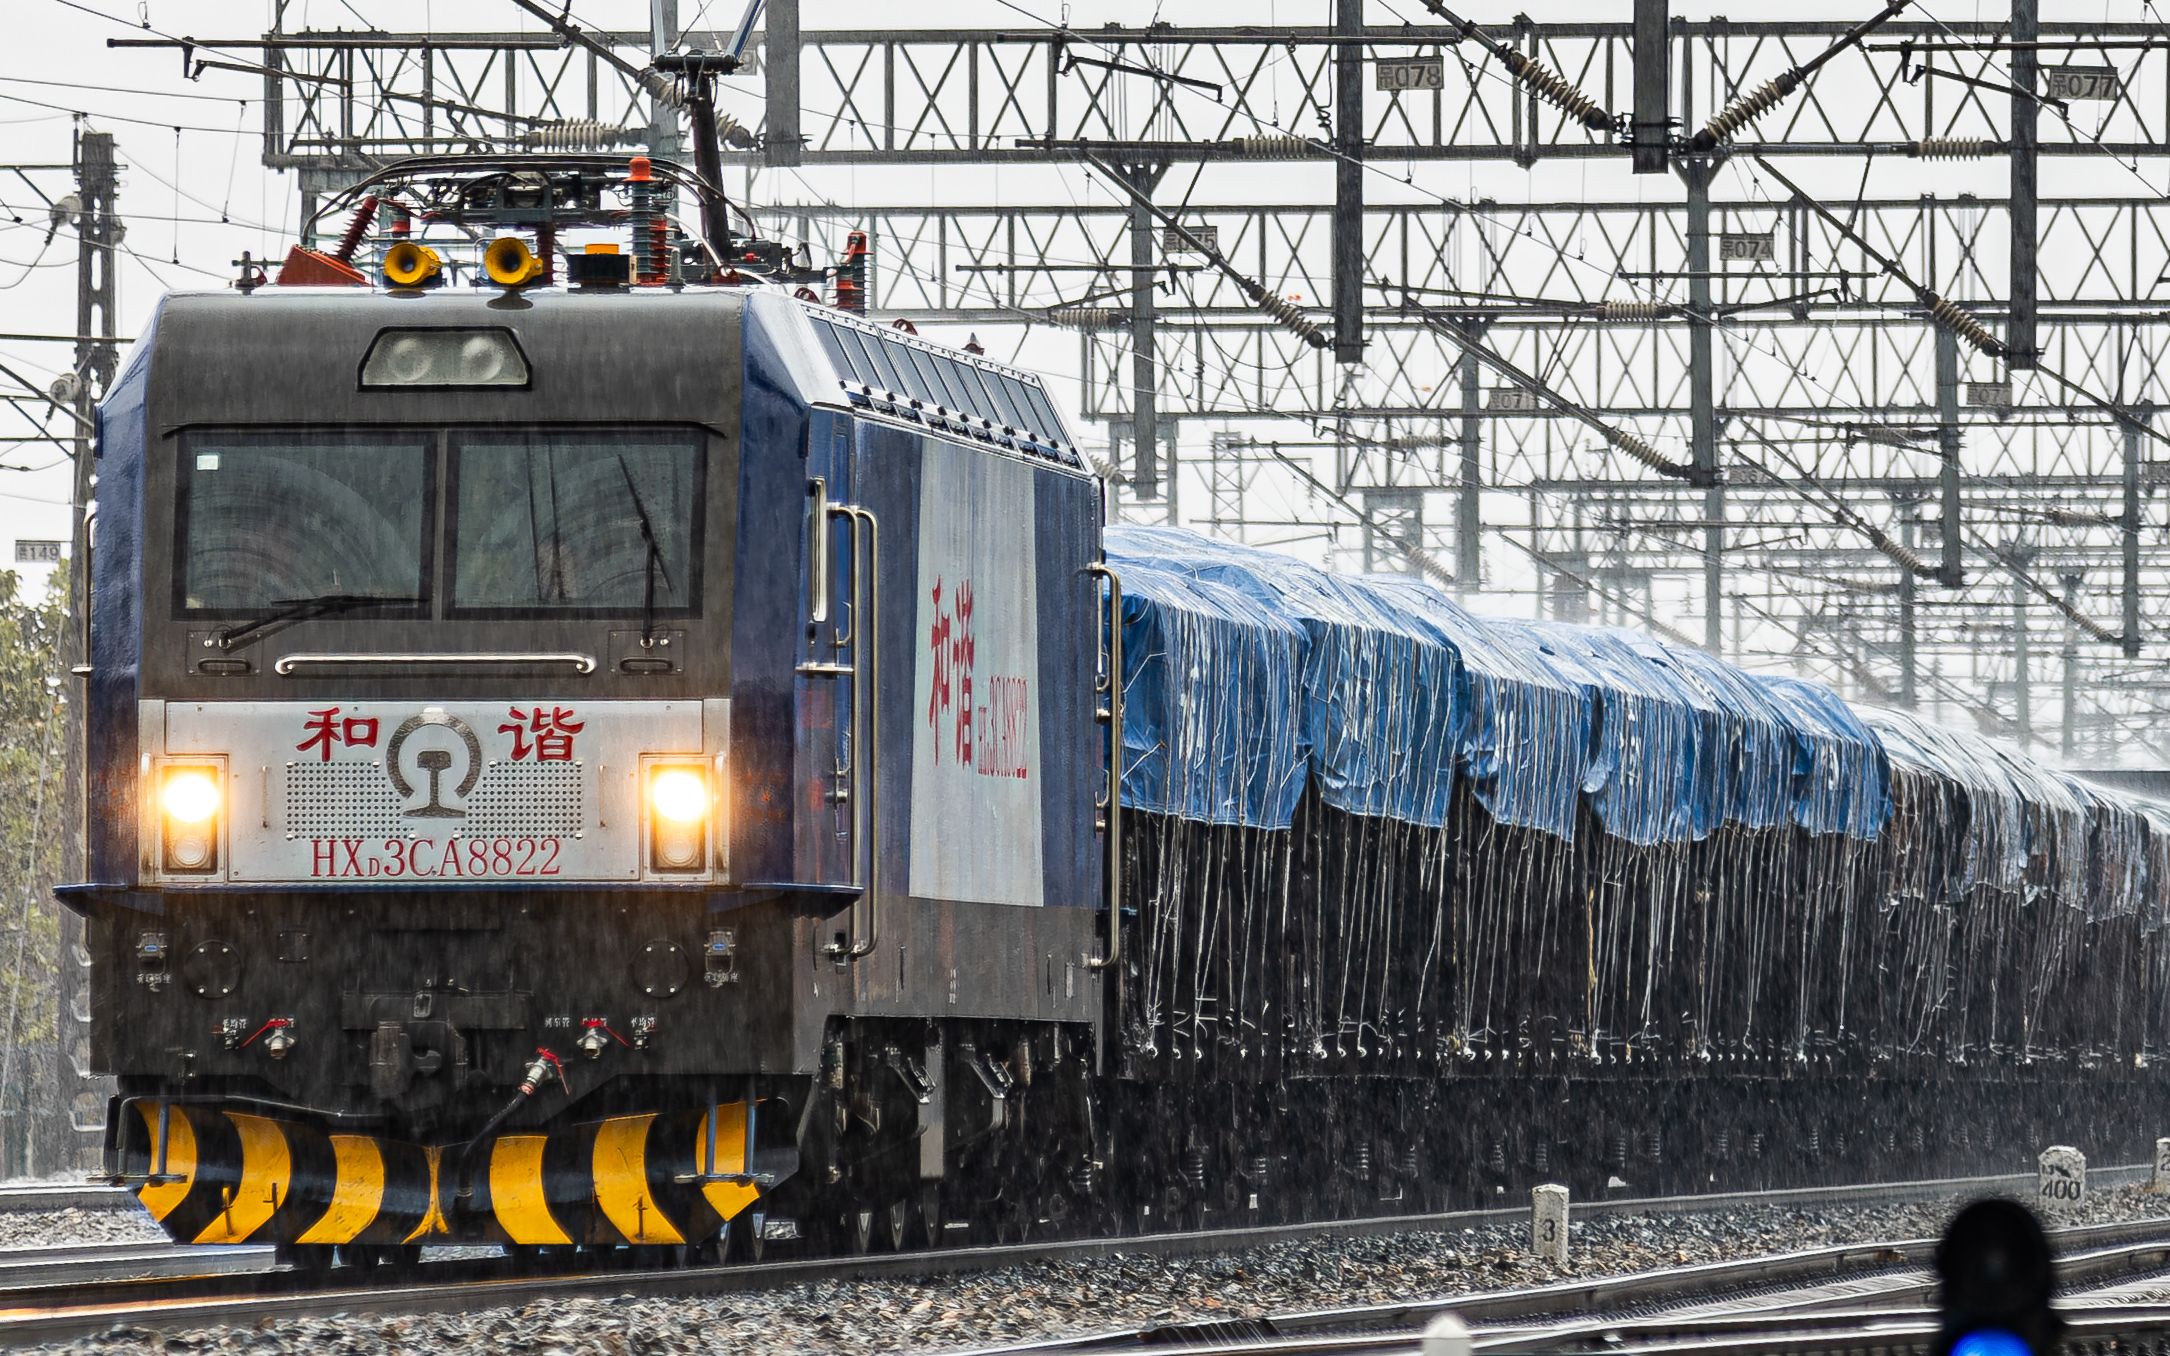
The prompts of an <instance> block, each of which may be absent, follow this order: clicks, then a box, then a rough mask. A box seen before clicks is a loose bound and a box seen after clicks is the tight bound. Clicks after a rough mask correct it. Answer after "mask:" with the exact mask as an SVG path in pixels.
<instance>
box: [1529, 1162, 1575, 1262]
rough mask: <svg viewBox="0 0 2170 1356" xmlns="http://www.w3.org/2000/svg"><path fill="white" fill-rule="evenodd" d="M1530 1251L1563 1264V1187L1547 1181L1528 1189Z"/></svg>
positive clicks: (1564, 1208) (1564, 1256) (1565, 1194)
mask: <svg viewBox="0 0 2170 1356" xmlns="http://www.w3.org/2000/svg"><path fill="white" fill-rule="evenodd" d="M1530 1251H1531V1252H1533V1253H1535V1254H1536V1255H1537V1256H1539V1257H1542V1258H1544V1259H1545V1260H1546V1261H1548V1262H1550V1263H1552V1264H1553V1265H1554V1266H1562V1267H1564V1266H1566V1265H1567V1188H1566V1187H1563V1186H1560V1185H1557V1184H1556V1183H1551V1182H1548V1183H1546V1184H1545V1185H1543V1186H1541V1187H1532V1188H1531V1189H1530Z"/></svg>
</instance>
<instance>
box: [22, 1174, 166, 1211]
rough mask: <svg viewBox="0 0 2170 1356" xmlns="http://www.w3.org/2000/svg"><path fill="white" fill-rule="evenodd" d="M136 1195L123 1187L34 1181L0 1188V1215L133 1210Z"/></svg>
mask: <svg viewBox="0 0 2170 1356" xmlns="http://www.w3.org/2000/svg"><path fill="white" fill-rule="evenodd" d="M135 1208H136V1193H134V1192H133V1191H129V1190H127V1189H125V1188H123V1187H112V1186H80V1185H72V1184H68V1183H58V1182H56V1183H46V1182H34V1183H26V1184H22V1185H15V1186H0V1214H17V1213H20V1212H23V1211H36V1212H39V1213H50V1212H52V1211H55V1210H133V1209H135Z"/></svg>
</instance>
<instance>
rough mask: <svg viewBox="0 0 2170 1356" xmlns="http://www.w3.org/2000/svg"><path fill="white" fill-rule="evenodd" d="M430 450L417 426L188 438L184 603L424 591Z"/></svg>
mask: <svg viewBox="0 0 2170 1356" xmlns="http://www.w3.org/2000/svg"><path fill="white" fill-rule="evenodd" d="M431 459H432V452H431V439H429V438H428V437H427V436H425V435H422V434H366V435H353V436H349V435H345V434H340V433H275V434H208V435H191V436H189V437H187V438H185V439H183V441H182V444H181V467H180V480H179V486H180V489H179V494H178V496H177V506H178V515H179V517H178V532H177V539H178V541H179V543H180V551H179V559H180V568H179V569H178V570H177V571H176V572H175V584H176V591H177V593H178V602H179V609H180V611H181V613H182V614H183V615H184V616H231V615H236V614H242V613H254V612H258V611H261V610H264V609H266V608H270V607H275V606H277V605H279V604H282V603H288V602H291V601H292V600H294V599H299V598H317V597H323V596H326V595H331V594H352V595H363V594H367V595H375V596H380V597H386V598H400V599H409V598H419V597H423V596H425V593H426V584H427V573H428V542H429V540H430V535H431V534H430V531H429V525H430V502H431V496H430V493H429V486H430V480H431V474H430V462H431Z"/></svg>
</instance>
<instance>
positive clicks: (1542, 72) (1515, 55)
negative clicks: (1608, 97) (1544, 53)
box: [1504, 48, 1620, 132]
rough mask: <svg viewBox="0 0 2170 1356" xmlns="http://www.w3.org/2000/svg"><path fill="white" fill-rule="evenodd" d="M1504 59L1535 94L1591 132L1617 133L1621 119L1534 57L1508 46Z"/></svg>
mask: <svg viewBox="0 0 2170 1356" xmlns="http://www.w3.org/2000/svg"><path fill="white" fill-rule="evenodd" d="M1504 60H1505V61H1506V63H1507V69H1508V70H1509V71H1511V72H1513V74H1514V78H1515V79H1517V80H1520V81H1521V82H1522V83H1523V84H1525V85H1528V86H1529V87H1530V88H1531V89H1533V90H1535V91H1536V92H1537V97H1538V98H1540V99H1542V100H1544V101H1545V102H1546V103H1548V104H1552V105H1555V106H1556V107H1559V108H1562V109H1565V110H1566V111H1567V113H1568V114H1569V115H1570V116H1571V117H1573V118H1574V119H1575V121H1577V122H1579V123H1581V124H1582V125H1583V126H1584V127H1587V128H1589V129H1590V130H1591V131H1593V132H1617V131H1619V130H1620V120H1619V119H1618V118H1616V117H1614V116H1613V115H1612V114H1610V113H1607V112H1606V111H1605V110H1604V109H1602V108H1599V107H1598V106H1597V101H1596V100H1594V99H1592V98H1591V97H1590V96H1589V95H1587V94H1584V93H1583V92H1582V91H1581V90H1579V89H1576V88H1575V87H1574V86H1573V85H1571V84H1569V83H1567V80H1566V78H1565V77H1564V76H1562V75H1560V74H1559V73H1558V72H1556V71H1554V70H1553V69H1552V68H1551V67H1550V66H1547V65H1545V63H1543V62H1542V61H1539V60H1537V59H1536V58H1535V57H1531V56H1526V55H1524V54H1523V53H1521V52H1517V51H1514V50H1513V49H1511V48H1510V49H1509V50H1508V51H1507V53H1506V56H1505V58H1504Z"/></svg>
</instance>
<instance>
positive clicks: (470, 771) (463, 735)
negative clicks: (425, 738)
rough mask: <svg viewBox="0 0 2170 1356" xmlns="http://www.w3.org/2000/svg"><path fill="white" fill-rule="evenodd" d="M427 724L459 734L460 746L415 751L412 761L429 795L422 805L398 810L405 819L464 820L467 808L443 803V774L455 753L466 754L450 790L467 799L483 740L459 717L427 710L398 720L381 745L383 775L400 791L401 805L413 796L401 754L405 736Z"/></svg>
mask: <svg viewBox="0 0 2170 1356" xmlns="http://www.w3.org/2000/svg"><path fill="white" fill-rule="evenodd" d="M427 726H436V727H441V728H443V729H447V730H450V731H451V732H452V733H453V734H455V735H457V736H459V741H460V743H459V749H458V750H457V751H455V750H454V749H448V748H443V747H437V746H432V747H429V748H423V749H418V750H416V751H415V755H414V764H415V767H416V769H417V770H418V771H419V772H420V773H421V775H422V776H423V777H424V778H425V779H426V780H427V781H428V783H429V788H428V789H429V797H428V799H427V800H425V801H424V802H423V803H422V804H421V805H418V806H415V807H414V808H412V809H408V810H403V811H402V812H401V813H402V815H403V816H404V817H405V818H408V819H465V818H466V817H467V811H466V810H464V809H461V808H459V807H458V806H455V805H447V804H445V789H446V788H445V781H446V774H447V773H449V772H451V771H452V765H453V763H454V761H455V759H456V757H457V753H458V752H464V753H466V755H467V762H466V766H465V767H463V768H462V769H461V770H460V775H459V784H458V786H457V787H455V788H453V790H452V797H453V799H455V800H461V801H464V800H466V799H467V793H468V792H470V791H472V790H474V789H475V782H476V780H477V779H478V778H480V777H481V776H482V741H481V740H479V739H477V738H476V737H475V731H474V728H473V727H472V726H470V725H469V724H468V723H467V722H466V721H464V720H461V719H460V718H459V717H458V716H455V715H453V714H451V713H450V712H447V711H436V710H430V711H424V712H422V713H420V714H419V715H412V716H409V717H407V719H405V720H404V721H401V722H400V725H399V728H398V729H396V730H394V731H392V739H391V742H390V743H388V744H386V745H385V747H384V775H385V776H386V778H388V779H389V780H390V781H391V783H392V789H393V790H394V791H396V792H398V793H399V798H400V801H401V803H402V804H404V803H405V802H407V801H410V800H412V799H413V798H414V794H415V788H414V783H413V782H412V781H410V780H408V777H407V772H406V769H404V768H403V767H401V765H400V754H401V752H402V751H403V750H404V749H405V748H406V746H407V740H408V737H409V736H411V735H413V734H414V733H415V732H416V731H417V730H420V729H423V728H424V727H427Z"/></svg>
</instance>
